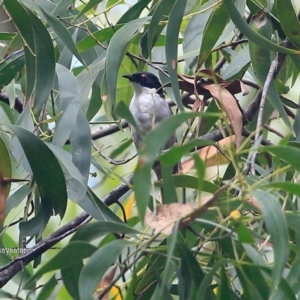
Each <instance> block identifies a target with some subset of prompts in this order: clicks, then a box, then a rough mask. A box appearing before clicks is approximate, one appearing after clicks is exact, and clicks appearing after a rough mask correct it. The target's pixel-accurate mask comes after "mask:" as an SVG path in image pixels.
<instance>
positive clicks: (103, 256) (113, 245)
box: [79, 240, 132, 300]
mask: <svg viewBox="0 0 300 300" xmlns="http://www.w3.org/2000/svg"><path fill="white" fill-rule="evenodd" d="M130 245H132V242H130V241H126V240H116V241H112V242H110V243H109V244H107V245H105V246H103V247H102V248H100V249H99V250H97V251H96V252H95V253H94V254H93V255H92V256H91V257H90V259H89V261H88V262H87V263H86V265H85V266H84V267H83V269H82V271H81V273H80V277H79V295H80V299H81V300H83V299H91V298H92V296H93V294H94V293H95V291H96V287H97V285H98V284H99V282H100V281H101V279H102V277H103V276H104V274H105V272H106V271H107V269H108V268H109V267H110V266H111V265H112V264H113V263H114V262H115V260H116V259H117V257H118V256H119V255H120V253H121V252H122V251H123V249H124V248H126V247H128V246H130Z"/></svg>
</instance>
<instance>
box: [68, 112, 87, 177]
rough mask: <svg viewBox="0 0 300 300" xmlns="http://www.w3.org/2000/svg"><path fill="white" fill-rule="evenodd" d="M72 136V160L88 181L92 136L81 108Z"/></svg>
mask: <svg viewBox="0 0 300 300" xmlns="http://www.w3.org/2000/svg"><path fill="white" fill-rule="evenodd" d="M70 138H71V154H72V161H73V163H74V165H75V166H76V167H77V168H78V170H79V171H80V173H81V174H82V176H83V177H84V178H85V180H86V182H87V181H88V178H89V175H90V173H89V172H90V164H91V140H92V137H91V130H90V127H89V123H88V121H87V119H86V117H85V116H84V114H83V113H82V111H81V110H80V111H79V113H78V115H77V118H76V122H75V126H74V127H73V130H72V132H71V135H70Z"/></svg>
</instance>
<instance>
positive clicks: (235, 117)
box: [203, 84, 243, 149]
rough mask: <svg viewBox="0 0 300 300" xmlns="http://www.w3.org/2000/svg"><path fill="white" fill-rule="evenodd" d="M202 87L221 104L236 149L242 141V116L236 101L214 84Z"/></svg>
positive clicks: (226, 91)
mask: <svg viewBox="0 0 300 300" xmlns="http://www.w3.org/2000/svg"><path fill="white" fill-rule="evenodd" d="M203 87H204V88H206V89H208V90H209V91H210V93H211V94H212V96H213V97H214V98H215V99H217V100H218V101H219V102H220V103H221V104H222V106H223V108H224V110H225V112H226V115H227V117H228V119H229V121H230V123H231V127H232V130H233V132H234V134H235V145H236V148H237V149H238V148H239V147H240V146H241V141H242V130H243V114H242V112H241V110H240V108H239V105H238V104H237V101H236V99H235V98H234V96H233V95H232V94H231V93H229V92H228V90H226V89H224V88H222V87H220V86H217V85H215V84H205V85H203Z"/></svg>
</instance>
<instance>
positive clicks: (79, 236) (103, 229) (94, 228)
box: [71, 221, 140, 242]
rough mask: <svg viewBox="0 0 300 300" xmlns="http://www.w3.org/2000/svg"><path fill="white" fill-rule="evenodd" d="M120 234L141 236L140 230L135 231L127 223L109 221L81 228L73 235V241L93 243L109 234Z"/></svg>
mask: <svg viewBox="0 0 300 300" xmlns="http://www.w3.org/2000/svg"><path fill="white" fill-rule="evenodd" d="M114 232H116V233H120V234H131V235H135V234H139V233H140V232H139V231H138V230H135V229H133V228H131V227H129V226H128V225H126V224H125V223H123V224H122V223H113V222H109V221H105V222H93V223H89V224H86V225H85V226H83V227H81V228H79V230H78V231H77V232H76V233H75V234H74V235H73V237H72V239H71V241H77V240H80V241H86V242H91V241H92V240H94V239H96V238H99V237H100V236H103V235H105V234H109V233H114Z"/></svg>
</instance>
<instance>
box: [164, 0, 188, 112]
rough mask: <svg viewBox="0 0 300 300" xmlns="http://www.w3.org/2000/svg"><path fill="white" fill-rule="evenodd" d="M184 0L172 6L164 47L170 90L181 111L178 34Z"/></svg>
mask: <svg viewBox="0 0 300 300" xmlns="http://www.w3.org/2000/svg"><path fill="white" fill-rule="evenodd" d="M186 2H187V1H186V0H177V1H176V2H175V4H174V6H173V8H172V11H171V13H170V19H169V22H168V26H167V32H166V48H165V51H166V59H167V68H168V72H169V76H170V80H171V86H172V90H173V92H174V96H175V100H176V104H177V106H178V107H179V109H180V110H181V111H184V107H183V104H182V101H181V96H180V93H179V83H178V76H177V57H178V35H179V29H180V25H181V20H182V17H183V13H184V9H185V6H186Z"/></svg>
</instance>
